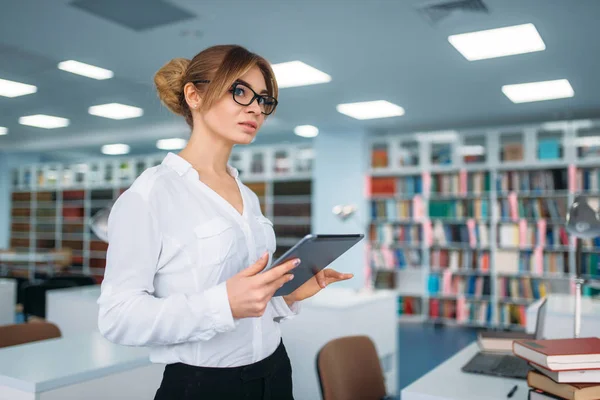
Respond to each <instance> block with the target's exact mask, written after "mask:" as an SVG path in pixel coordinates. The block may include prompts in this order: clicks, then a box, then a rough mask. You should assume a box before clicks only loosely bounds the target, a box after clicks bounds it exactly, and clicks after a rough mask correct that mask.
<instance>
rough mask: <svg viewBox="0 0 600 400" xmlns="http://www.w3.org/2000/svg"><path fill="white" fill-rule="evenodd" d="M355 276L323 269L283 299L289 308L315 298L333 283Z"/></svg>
mask: <svg viewBox="0 0 600 400" xmlns="http://www.w3.org/2000/svg"><path fill="white" fill-rule="evenodd" d="M353 276H354V274H342V273H340V272H337V271H335V270H333V269H323V270H321V271H319V272H318V273H317V274H316V275H315V276H313V277H312V278H310V279H309V280H307V281H306V282H305V283H304V284H303V285H302V286H300V287H299V288H298V289H296V290H294V291H293V292H292V293H290V294H288V295H287V296H283V298H284V300H285V302H286V303H287V304H288V306H291V305H292V304H293V303H294V302H296V301H302V300H304V299H308V298H309V297H312V296H314V295H315V294H317V293H319V292H320V291H321V289H325V288H326V287H327V286H329V285H331V284H332V283H335V282H340V281H345V280H348V279H351V278H352V277H353Z"/></svg>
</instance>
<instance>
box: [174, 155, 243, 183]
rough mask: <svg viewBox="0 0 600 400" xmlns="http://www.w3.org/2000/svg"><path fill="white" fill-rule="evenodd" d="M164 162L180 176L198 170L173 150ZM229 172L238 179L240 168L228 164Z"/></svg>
mask: <svg viewBox="0 0 600 400" xmlns="http://www.w3.org/2000/svg"><path fill="white" fill-rule="evenodd" d="M162 164H164V165H166V166H167V167H169V168H171V169H172V170H174V171H175V172H177V174H179V176H183V175H185V174H186V173H187V172H188V171H189V170H192V171H194V172H196V170H195V169H194V168H193V167H192V164H190V163H189V162H187V161H186V160H185V159H184V158H183V157H180V156H179V155H177V154H175V153H172V152H169V153H167V156H166V157H165V158H164V159H163V161H162ZM227 173H228V174H229V175H231V176H232V177H234V178H235V179H237V178H238V176H239V172H238V170H237V169H236V168H233V167H232V166H231V165H229V164H227Z"/></svg>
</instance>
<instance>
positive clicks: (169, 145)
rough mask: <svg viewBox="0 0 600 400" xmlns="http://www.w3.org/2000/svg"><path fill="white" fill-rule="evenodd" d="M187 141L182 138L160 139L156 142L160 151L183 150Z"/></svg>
mask: <svg viewBox="0 0 600 400" xmlns="http://www.w3.org/2000/svg"><path fill="white" fill-rule="evenodd" d="M186 144H187V140H185V139H181V138H171V139H160V140H157V141H156V148H158V149H160V150H178V149H183V148H184V147H185V145H186Z"/></svg>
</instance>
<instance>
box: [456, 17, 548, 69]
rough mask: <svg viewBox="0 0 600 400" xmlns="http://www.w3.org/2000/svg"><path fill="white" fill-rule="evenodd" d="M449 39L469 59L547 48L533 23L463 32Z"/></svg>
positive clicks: (502, 55)
mask: <svg viewBox="0 0 600 400" xmlns="http://www.w3.org/2000/svg"><path fill="white" fill-rule="evenodd" d="M448 41H449V42H450V44H452V46H454V47H455V48H456V50H458V51H459V52H460V53H461V54H462V55H463V56H464V57H465V58H466V59H467V60H469V61H476V60H484V59H487V58H496V57H504V56H512V55H515V54H524V53H531V52H534V51H542V50H545V49H546V45H545V44H544V41H543V40H542V37H541V36H540V34H539V33H538V31H537V29H535V25H533V24H523V25H515V26H509V27H506V28H498V29H489V30H485V31H478V32H471V33H462V34H459V35H452V36H449V37H448Z"/></svg>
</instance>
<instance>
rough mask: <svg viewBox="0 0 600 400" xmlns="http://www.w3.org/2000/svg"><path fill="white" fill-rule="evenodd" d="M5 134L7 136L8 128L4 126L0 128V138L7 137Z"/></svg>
mask: <svg viewBox="0 0 600 400" xmlns="http://www.w3.org/2000/svg"><path fill="white" fill-rule="evenodd" d="M7 134H8V128H6V127H4V126H0V136H2V135H7Z"/></svg>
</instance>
